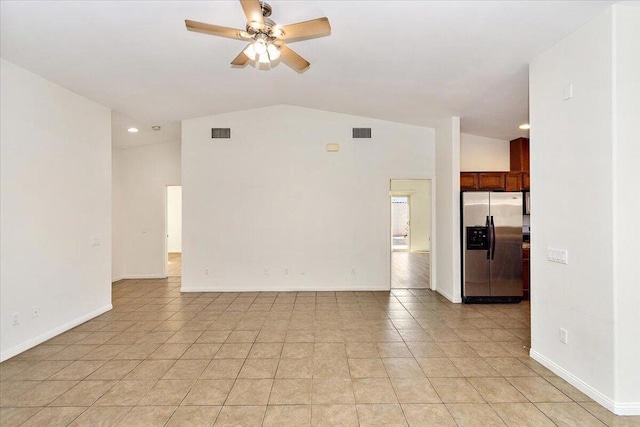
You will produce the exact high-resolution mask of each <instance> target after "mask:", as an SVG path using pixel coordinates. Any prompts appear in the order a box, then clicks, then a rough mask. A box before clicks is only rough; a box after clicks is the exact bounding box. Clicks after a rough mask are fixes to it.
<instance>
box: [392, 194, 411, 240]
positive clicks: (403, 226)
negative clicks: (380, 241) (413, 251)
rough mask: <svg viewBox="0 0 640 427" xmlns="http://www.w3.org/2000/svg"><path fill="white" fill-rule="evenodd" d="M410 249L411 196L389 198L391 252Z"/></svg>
mask: <svg viewBox="0 0 640 427" xmlns="http://www.w3.org/2000/svg"><path fill="white" fill-rule="evenodd" d="M410 247H411V196H391V250H392V251H394V252H396V251H403V252H406V251H408V250H410Z"/></svg>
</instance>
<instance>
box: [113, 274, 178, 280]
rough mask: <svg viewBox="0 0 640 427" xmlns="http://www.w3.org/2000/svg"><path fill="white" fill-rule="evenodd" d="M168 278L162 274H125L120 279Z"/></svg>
mask: <svg viewBox="0 0 640 427" xmlns="http://www.w3.org/2000/svg"><path fill="white" fill-rule="evenodd" d="M167 277H168V276H163V275H162V274H125V275H124V276H122V277H121V278H120V280H122V279H130V280H131V279H166V278H167Z"/></svg>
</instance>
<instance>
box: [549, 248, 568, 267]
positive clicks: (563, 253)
mask: <svg viewBox="0 0 640 427" xmlns="http://www.w3.org/2000/svg"><path fill="white" fill-rule="evenodd" d="M547 260H548V261H551V262H557V263H560V264H569V251H568V250H566V249H557V248H547Z"/></svg>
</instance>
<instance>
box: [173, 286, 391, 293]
mask: <svg viewBox="0 0 640 427" xmlns="http://www.w3.org/2000/svg"><path fill="white" fill-rule="evenodd" d="M388 291H389V287H388V286H387V287H376V286H371V287H366V288H354V287H353V286H352V287H339V286H333V287H326V288H325V287H322V288H306V287H300V286H279V287H277V288H274V287H271V286H269V287H267V286H265V287H249V288H239V287H238V288H213V287H195V288H185V287H184V286H182V287H181V288H180V292H388Z"/></svg>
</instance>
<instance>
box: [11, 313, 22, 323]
mask: <svg viewBox="0 0 640 427" xmlns="http://www.w3.org/2000/svg"><path fill="white" fill-rule="evenodd" d="M18 316H20V313H13V314H12V315H11V325H12V326H16V325H17V324H18V323H20V322H19V321H18Z"/></svg>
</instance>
